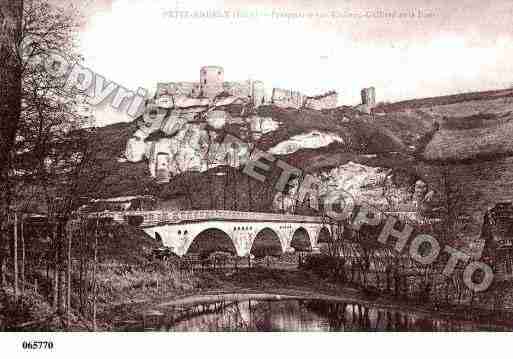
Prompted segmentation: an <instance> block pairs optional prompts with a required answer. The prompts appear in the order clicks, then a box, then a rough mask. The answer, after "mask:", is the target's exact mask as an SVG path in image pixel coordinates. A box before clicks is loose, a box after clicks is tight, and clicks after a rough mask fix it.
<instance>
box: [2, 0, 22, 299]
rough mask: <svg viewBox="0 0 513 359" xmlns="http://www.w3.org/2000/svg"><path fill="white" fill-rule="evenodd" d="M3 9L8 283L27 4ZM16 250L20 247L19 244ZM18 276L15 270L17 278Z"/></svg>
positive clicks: (18, 0)
mask: <svg viewBox="0 0 513 359" xmlns="http://www.w3.org/2000/svg"><path fill="white" fill-rule="evenodd" d="M0 5H1V7H0V206H1V207H0V233H1V234H0V235H1V236H2V238H1V239H0V246H1V248H0V250H2V252H3V253H1V254H0V255H1V257H2V263H1V268H2V276H3V278H2V279H4V278H5V277H4V276H5V271H6V259H7V253H6V251H5V247H6V244H7V237H6V232H7V231H6V229H7V228H6V226H7V217H8V215H9V210H10V208H9V207H10V204H11V200H12V198H11V197H12V193H11V185H12V182H11V179H10V174H11V171H12V156H13V149H14V144H15V139H16V133H17V129H18V126H19V122H20V112H21V79H22V74H21V72H22V71H21V69H22V66H21V63H20V61H19V57H18V51H17V49H18V44H19V43H20V41H21V33H22V15H23V1H22V0H14V1H13V0H1V1H0ZM14 246H17V242H16V240H15V242H14ZM14 253H15V255H16V252H14ZM15 269H17V263H16V262H15ZM17 275H18V273H17V270H15V277H16V278H17ZM15 282H16V281H15ZM14 291H15V295H16V296H17V283H14ZM16 299H17V298H16Z"/></svg>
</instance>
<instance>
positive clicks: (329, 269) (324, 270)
mask: <svg viewBox="0 0 513 359" xmlns="http://www.w3.org/2000/svg"><path fill="white" fill-rule="evenodd" d="M344 264H345V260H344V258H341V257H333V256H329V255H326V254H312V255H309V256H308V257H306V258H305V259H304V260H303V263H302V265H301V269H304V270H308V271H311V272H313V273H315V274H317V275H320V276H324V277H325V276H337V274H338V273H340V272H341V271H342V270H343V268H344Z"/></svg>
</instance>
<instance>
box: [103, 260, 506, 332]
mask: <svg viewBox="0 0 513 359" xmlns="http://www.w3.org/2000/svg"><path fill="white" fill-rule="evenodd" d="M197 275H198V277H200V278H201V279H200V281H201V283H203V284H202V287H201V288H195V289H193V290H191V291H187V292H186V293H168V294H167V295H166V294H163V295H162V296H159V297H153V298H151V299H148V300H146V301H139V302H127V303H120V304H119V305H116V306H114V307H113V308H112V309H111V311H110V314H109V315H108V316H106V317H104V318H103V320H104V322H105V323H108V324H109V325H108V328H109V329H107V330H117V329H119V328H120V327H123V325H124V324H126V323H133V322H137V321H140V320H141V318H144V317H145V316H151V315H159V314H161V313H164V312H166V311H172V310H180V309H181V308H185V307H192V306H195V305H198V304H208V303H215V302H222V301H244V300H248V299H255V300H258V299H260V300H285V299H305V300H306V299H308V300H326V301H331V302H341V303H358V304H361V305H363V306H367V307H370V306H372V307H375V308H379V309H387V310H400V311H402V312H407V313H410V314H416V315H428V316H430V317H432V318H439V319H454V320H464V321H465V320H469V321H470V320H472V321H482V322H486V323H488V324H491V325H496V326H498V327H502V328H504V327H507V328H511V329H512V330H513V318H511V317H510V316H508V315H504V313H503V312H499V311H492V310H485V309H475V308H474V309H473V310H469V307H468V306H463V305H461V306H457V305H450V306H449V305H445V306H442V305H434V304H432V303H421V302H418V301H415V300H410V299H405V298H401V299H398V298H395V297H393V296H388V295H383V294H378V293H374V292H369V291H367V290H365V289H362V288H358V287H351V286H348V285H347V284H343V283H334V282H330V281H328V280H326V279H323V278H320V277H319V276H317V275H314V274H312V273H310V272H307V271H301V270H280V269H273V268H251V269H250V270H248V269H246V268H245V269H240V270H238V271H236V272H205V273H198V274H197Z"/></svg>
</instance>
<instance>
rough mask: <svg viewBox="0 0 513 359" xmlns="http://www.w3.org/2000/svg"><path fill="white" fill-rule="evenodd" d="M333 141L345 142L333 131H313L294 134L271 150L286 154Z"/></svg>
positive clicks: (277, 153) (318, 146)
mask: <svg viewBox="0 0 513 359" xmlns="http://www.w3.org/2000/svg"><path fill="white" fill-rule="evenodd" d="M332 142H340V143H344V140H343V139H342V138H340V136H338V135H335V134H333V133H326V132H319V131H312V132H309V133H303V134H301V135H297V136H293V137H291V138H290V139H289V140H287V141H283V142H280V143H278V144H277V145H276V146H274V147H273V148H271V149H270V150H269V152H271V153H272V154H276V155H286V154H290V153H294V152H296V151H297V150H299V149H301V148H321V147H325V146H328V145H329V144H331V143H332Z"/></svg>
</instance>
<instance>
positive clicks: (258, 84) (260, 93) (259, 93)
mask: <svg viewBox="0 0 513 359" xmlns="http://www.w3.org/2000/svg"><path fill="white" fill-rule="evenodd" d="M251 97H252V100H253V104H254V105H255V107H258V106H260V105H262V104H263V103H264V102H265V86H264V83H263V82H262V81H253V82H252V88H251Z"/></svg>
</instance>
